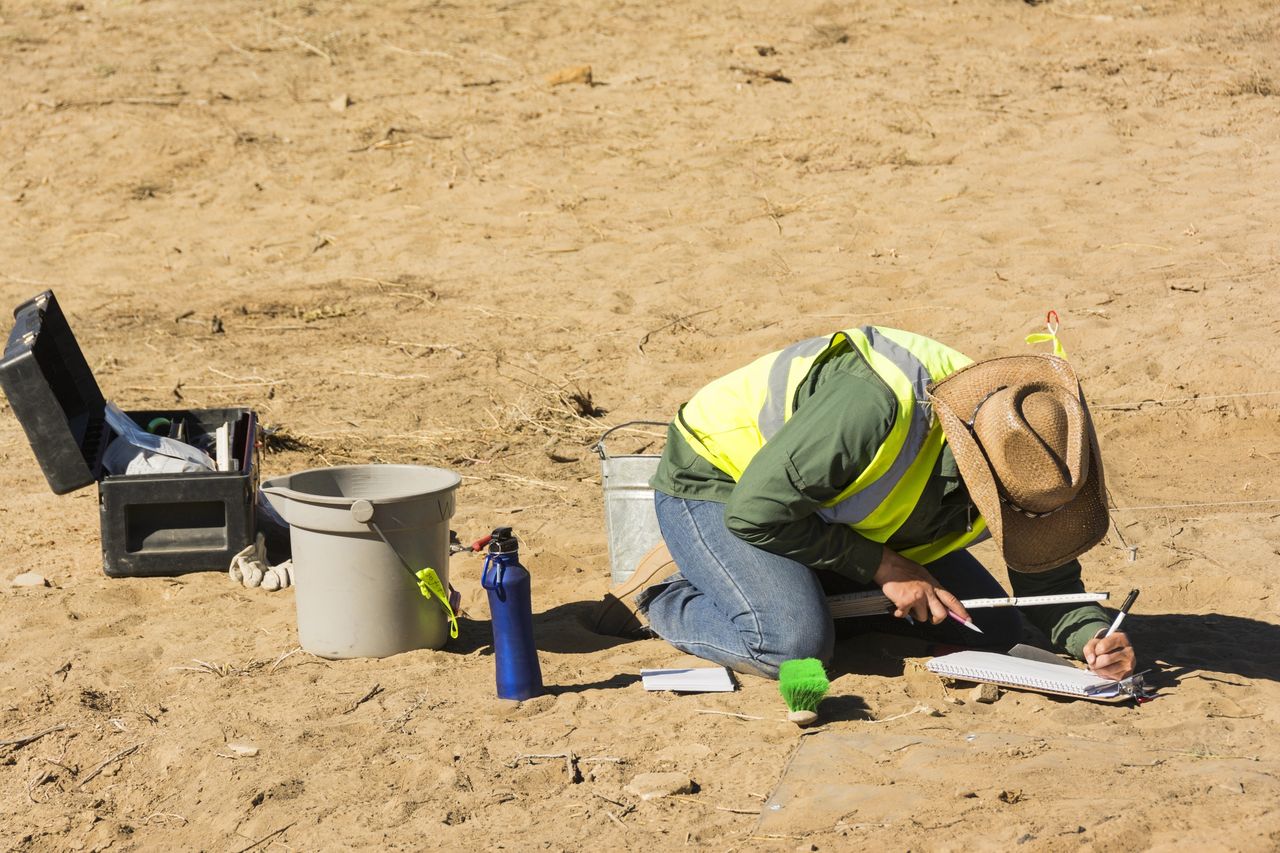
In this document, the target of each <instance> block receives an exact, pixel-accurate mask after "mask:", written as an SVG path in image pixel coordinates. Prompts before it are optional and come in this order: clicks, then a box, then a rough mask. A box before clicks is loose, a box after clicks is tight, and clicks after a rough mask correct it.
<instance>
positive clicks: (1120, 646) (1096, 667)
mask: <svg viewBox="0 0 1280 853" xmlns="http://www.w3.org/2000/svg"><path fill="white" fill-rule="evenodd" d="M1084 661H1085V663H1087V664H1089V669H1091V670H1093V672H1094V674H1095V675H1101V676H1102V677H1103V678H1110V679H1111V680H1112V681H1119V680H1120V679H1122V678H1128V677H1129V676H1130V675H1132V674H1133V667H1134V654H1133V644H1132V643H1130V642H1129V637H1128V636H1127V635H1126V634H1125V633H1124V632H1123V631H1116V632H1115V633H1114V634H1112V635H1111V636H1110V637H1101V636H1099V637H1094V638H1093V639H1092V640H1090V641H1089V642H1087V643H1085V644H1084Z"/></svg>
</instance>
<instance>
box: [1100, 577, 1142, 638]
mask: <svg viewBox="0 0 1280 853" xmlns="http://www.w3.org/2000/svg"><path fill="white" fill-rule="evenodd" d="M1137 600H1138V591H1137V590H1136V589H1131V590H1129V594H1128V595H1127V596H1125V599H1124V604H1121V605H1120V612H1119V613H1117V614H1116V621H1114V622H1112V623H1111V627H1110V628H1108V629H1107V633H1105V634H1103V635H1102V636H1104V637H1110V636H1111V635H1112V634H1114V633H1115V632H1116V630H1117V629H1119V627H1120V623H1121V622H1123V621H1124V617H1126V616H1128V615H1129V608H1130V607H1133V602H1135V601H1137Z"/></svg>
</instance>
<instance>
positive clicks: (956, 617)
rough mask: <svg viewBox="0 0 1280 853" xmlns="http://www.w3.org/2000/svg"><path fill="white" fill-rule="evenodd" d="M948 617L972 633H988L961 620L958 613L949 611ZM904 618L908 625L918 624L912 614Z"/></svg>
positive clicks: (966, 620)
mask: <svg viewBox="0 0 1280 853" xmlns="http://www.w3.org/2000/svg"><path fill="white" fill-rule="evenodd" d="M947 615H948V616H950V617H951V618H952V619H954V620H956V621H957V622H959V623H960V624H961V625H963V626H965V627H966V628H968V629H969V630H970V631H977V632H978V633H979V634H983V633H986V632H985V631H983V630H982V629H981V628H979V627H978V626H977V625H975V624H973V623H972V622H970V621H969V620H968V619H961V618H960V614H958V613H952V612H951V611H950V610H948V611H947ZM902 618H903V619H906V620H907V624H908V625H914V624H916V620H915V619H913V618H912V616H911V614H910V613H907V614H906V615H904V616H903V617H902Z"/></svg>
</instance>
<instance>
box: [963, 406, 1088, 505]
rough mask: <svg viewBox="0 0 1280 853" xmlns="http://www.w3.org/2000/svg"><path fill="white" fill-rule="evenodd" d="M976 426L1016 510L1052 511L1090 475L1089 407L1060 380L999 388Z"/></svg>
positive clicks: (1003, 490)
mask: <svg viewBox="0 0 1280 853" xmlns="http://www.w3.org/2000/svg"><path fill="white" fill-rule="evenodd" d="M973 431H974V436H975V437H976V438H977V440H978V442H979V443H980V444H981V445H982V449H983V451H984V452H985V453H986V455H987V458H988V459H989V460H990V462H991V468H992V473H993V474H994V475H995V478H996V481H997V483H998V486H999V489H1000V491H1001V493H1002V494H1003V495H1004V497H1005V498H1007V499H1008V501H1009V502H1010V503H1011V504H1013V505H1014V507H1015V508H1017V509H1021V510H1024V511H1026V512H1032V513H1048V512H1053V511H1054V510H1056V509H1059V508H1060V507H1062V506H1065V505H1066V504H1067V503H1069V502H1070V501H1071V500H1073V499H1074V498H1075V497H1076V495H1077V494H1079V492H1080V489H1081V487H1082V486H1083V485H1084V483H1085V480H1086V479H1088V476H1089V442H1088V441H1087V440H1086V434H1085V416H1084V411H1083V409H1082V407H1081V405H1080V401H1079V399H1078V398H1077V397H1076V396H1075V395H1073V394H1070V393H1068V392H1067V391H1066V389H1064V388H1063V387H1061V386H1060V385H1049V384H1040V383H1035V384H1031V385H1023V386H1021V387H1014V388H1004V389H1002V390H1000V391H997V392H996V393H995V394H992V395H991V397H990V399H988V400H986V401H985V402H984V403H983V404H982V406H981V407H980V409H979V411H978V413H977V416H976V417H975V419H974V424H973Z"/></svg>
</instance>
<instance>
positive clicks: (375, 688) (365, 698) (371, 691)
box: [342, 684, 382, 714]
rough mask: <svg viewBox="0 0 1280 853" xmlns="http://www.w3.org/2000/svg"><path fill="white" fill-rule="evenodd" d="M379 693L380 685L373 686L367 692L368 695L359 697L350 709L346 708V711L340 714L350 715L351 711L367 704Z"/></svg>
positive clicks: (380, 690)
mask: <svg viewBox="0 0 1280 853" xmlns="http://www.w3.org/2000/svg"><path fill="white" fill-rule="evenodd" d="M381 692H382V685H380V684H375V685H373V686H372V687H370V688H369V692H368V693H366V694H364V695H363V696H361V697H360V698H359V699H357V700H356V701H355V702H353V703H351V707H350V708H348V709H347V710H345V711H343V712H342V713H344V714H350V713H351V712H352V711H354V710H355V709H356V708H359V707H360V706H361V705H363V704H364V703H365V702H368V701H369V700H370V699H372V698H373V697H374V696H377V695H378V694H379V693H381Z"/></svg>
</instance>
